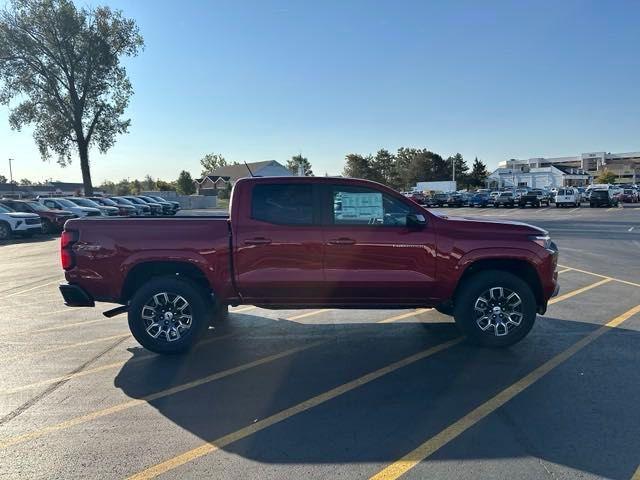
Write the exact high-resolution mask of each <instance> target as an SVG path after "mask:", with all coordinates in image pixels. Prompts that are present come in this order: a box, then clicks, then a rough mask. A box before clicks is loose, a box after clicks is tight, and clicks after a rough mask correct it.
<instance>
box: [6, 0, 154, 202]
mask: <svg viewBox="0 0 640 480" xmlns="http://www.w3.org/2000/svg"><path fill="white" fill-rule="evenodd" d="M143 46H144V42H143V39H142V36H141V35H140V33H139V31H138V27H137V26H136V23H135V22H134V21H133V20H131V19H127V18H125V17H123V15H122V12H120V11H119V10H111V9H110V8H109V7H95V8H93V7H82V8H77V7H76V6H75V5H74V3H73V2H72V1H71V0H46V1H44V0H10V1H9V2H8V3H7V6H6V8H5V9H4V10H2V11H0V83H1V84H2V88H0V103H1V104H5V105H9V104H10V102H11V100H12V99H15V104H12V108H11V113H10V115H9V124H10V125H11V127H12V128H13V129H17V130H20V129H21V128H22V127H23V126H24V125H28V124H31V125H33V126H34V133H33V136H34V139H35V141H36V144H37V145H38V149H39V150H40V154H41V156H42V158H43V159H47V158H49V157H50V156H51V153H54V154H56V155H57V156H58V162H59V163H60V164H61V165H63V166H64V165H67V164H68V163H70V161H71V152H72V151H73V150H77V151H78V153H79V155H80V167H81V170H82V179H83V183H84V190H85V192H86V193H87V195H90V194H91V193H92V191H93V187H92V185H91V174H90V169H89V149H90V148H91V146H97V147H98V150H100V152H102V153H104V152H106V151H107V150H109V148H110V147H111V146H113V144H114V143H115V137H116V135H118V134H122V133H126V132H127V130H128V128H129V125H130V120H129V119H123V118H122V115H123V114H124V111H125V109H126V107H127V105H128V103H129V97H130V96H131V94H132V93H133V88H132V86H131V83H130V82H129V79H128V78H127V73H126V70H125V68H124V66H123V65H122V64H121V63H120V59H121V57H125V56H135V55H137V54H138V51H139V50H140V49H141V48H142V47H143ZM14 105H15V106H14Z"/></svg>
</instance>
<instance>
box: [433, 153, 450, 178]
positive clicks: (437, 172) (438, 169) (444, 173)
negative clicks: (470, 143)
mask: <svg viewBox="0 0 640 480" xmlns="http://www.w3.org/2000/svg"><path fill="white" fill-rule="evenodd" d="M431 164H432V177H431V180H435V181H438V180H451V166H450V162H449V163H447V161H446V160H445V159H444V158H442V157H441V156H440V155H438V154H437V153H434V154H433V156H432V158H431Z"/></svg>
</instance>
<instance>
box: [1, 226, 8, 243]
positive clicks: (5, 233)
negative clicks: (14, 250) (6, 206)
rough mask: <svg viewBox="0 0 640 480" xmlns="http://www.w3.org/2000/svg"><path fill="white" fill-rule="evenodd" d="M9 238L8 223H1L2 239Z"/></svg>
mask: <svg viewBox="0 0 640 480" xmlns="http://www.w3.org/2000/svg"><path fill="white" fill-rule="evenodd" d="M7 238H9V229H8V228H7V226H6V225H0V240H6V239H7Z"/></svg>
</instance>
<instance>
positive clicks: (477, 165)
mask: <svg viewBox="0 0 640 480" xmlns="http://www.w3.org/2000/svg"><path fill="white" fill-rule="evenodd" d="M488 176H489V172H488V171H487V166H486V165H485V164H484V163H483V162H482V161H480V160H478V157H476V158H475V160H474V161H473V166H472V167H471V173H470V174H469V177H468V182H469V185H470V186H472V187H483V186H484V185H485V180H486V179H487V177H488Z"/></svg>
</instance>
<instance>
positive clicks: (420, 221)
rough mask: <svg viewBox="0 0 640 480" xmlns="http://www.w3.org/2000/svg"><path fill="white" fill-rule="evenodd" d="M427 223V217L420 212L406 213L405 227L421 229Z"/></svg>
mask: <svg viewBox="0 0 640 480" xmlns="http://www.w3.org/2000/svg"><path fill="white" fill-rule="evenodd" d="M426 224H427V219H426V218H425V216H424V215H423V214H421V213H409V214H408V215H407V227H409V228H415V229H421V228H424V226H425V225H426Z"/></svg>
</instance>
